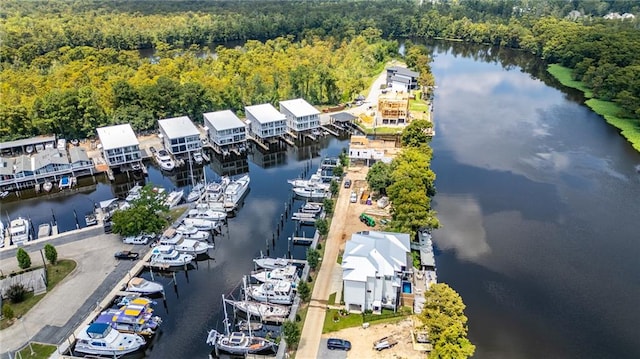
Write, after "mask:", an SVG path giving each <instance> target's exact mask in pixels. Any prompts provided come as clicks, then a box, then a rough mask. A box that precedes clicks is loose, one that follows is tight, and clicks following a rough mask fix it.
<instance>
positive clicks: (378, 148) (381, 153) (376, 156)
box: [349, 135, 400, 166]
mask: <svg viewBox="0 0 640 359" xmlns="http://www.w3.org/2000/svg"><path fill="white" fill-rule="evenodd" d="M399 152H400V148H399V146H398V143H397V142H396V141H390V140H383V139H376V140H374V139H369V138H367V136H356V135H352V136H351V139H350V140H349V161H350V162H351V163H354V164H355V163H361V164H364V165H367V166H371V165H373V164H374V163H376V162H378V161H382V162H384V163H391V160H393V158H394V157H395V156H396V155H397V154H398V153H399Z"/></svg>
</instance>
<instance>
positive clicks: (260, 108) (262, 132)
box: [244, 103, 287, 140]
mask: <svg viewBox="0 0 640 359" xmlns="http://www.w3.org/2000/svg"><path fill="white" fill-rule="evenodd" d="M244 112H245V114H246V116H247V121H248V122H249V130H250V132H251V133H252V134H253V135H254V136H256V137H258V138H260V139H261V140H266V139H270V138H273V137H278V136H281V135H284V134H285V133H287V118H286V117H285V115H284V114H282V113H280V112H279V111H278V110H276V108H275V107H273V106H272V105H271V104H270V103H265V104H261V105H253V106H246V107H245V108H244Z"/></svg>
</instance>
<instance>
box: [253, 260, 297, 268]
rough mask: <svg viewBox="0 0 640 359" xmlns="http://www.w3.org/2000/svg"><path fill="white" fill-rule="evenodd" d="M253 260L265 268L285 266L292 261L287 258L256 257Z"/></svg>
mask: <svg viewBox="0 0 640 359" xmlns="http://www.w3.org/2000/svg"><path fill="white" fill-rule="evenodd" d="M253 262H254V263H255V264H256V265H257V266H258V267H260V268H264V269H276V268H285V267H287V266H288V265H290V264H291V263H290V262H289V260H287V259H286V258H267V257H263V258H255V259H254V260H253Z"/></svg>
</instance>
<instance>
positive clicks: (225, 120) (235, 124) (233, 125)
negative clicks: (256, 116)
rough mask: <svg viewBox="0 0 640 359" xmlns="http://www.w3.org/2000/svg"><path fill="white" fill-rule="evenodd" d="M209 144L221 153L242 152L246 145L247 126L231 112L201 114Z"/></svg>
mask: <svg viewBox="0 0 640 359" xmlns="http://www.w3.org/2000/svg"><path fill="white" fill-rule="evenodd" d="M203 117H204V125H205V130H206V131H207V137H208V139H209V143H211V144H212V145H213V146H214V148H216V149H218V150H219V151H220V152H222V153H226V152H228V151H229V150H232V149H237V150H238V151H243V150H244V149H245V148H246V143H247V126H246V124H245V123H244V122H242V120H241V119H239V118H238V116H236V114H235V113H233V112H232V111H231V110H224V111H216V112H207V113H205V114H203Z"/></svg>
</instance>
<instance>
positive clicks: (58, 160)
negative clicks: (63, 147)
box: [31, 148, 69, 171]
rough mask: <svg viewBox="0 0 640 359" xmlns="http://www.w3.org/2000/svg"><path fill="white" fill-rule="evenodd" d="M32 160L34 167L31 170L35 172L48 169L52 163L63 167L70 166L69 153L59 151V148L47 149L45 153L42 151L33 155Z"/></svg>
mask: <svg viewBox="0 0 640 359" xmlns="http://www.w3.org/2000/svg"><path fill="white" fill-rule="evenodd" d="M32 158H33V160H32V163H33V167H31V168H32V169H33V170H34V171H36V170H39V169H40V168H43V167H46V166H48V165H50V164H52V163H55V164H62V165H65V164H69V158H68V157H67V152H66V151H59V150H58V149H57V148H50V149H45V150H44V151H40V152H38V153H36V154H35V155H33V156H32Z"/></svg>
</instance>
